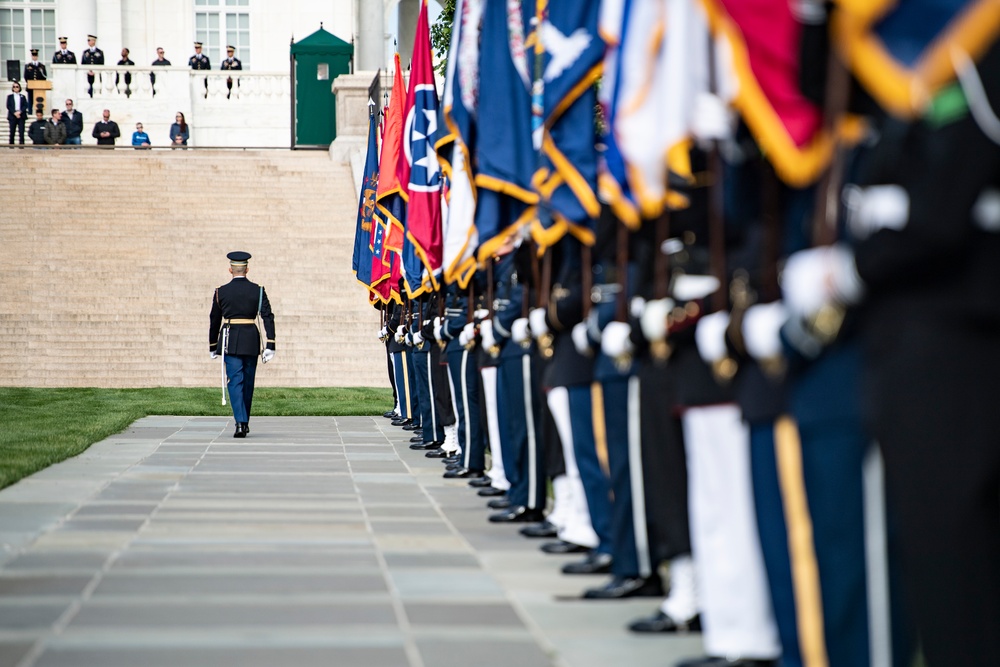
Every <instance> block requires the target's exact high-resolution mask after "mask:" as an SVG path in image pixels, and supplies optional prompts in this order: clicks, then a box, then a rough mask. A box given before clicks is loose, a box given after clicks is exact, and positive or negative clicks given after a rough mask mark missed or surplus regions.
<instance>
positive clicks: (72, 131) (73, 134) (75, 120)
mask: <svg viewBox="0 0 1000 667" xmlns="http://www.w3.org/2000/svg"><path fill="white" fill-rule="evenodd" d="M62 122H64V123H65V124H66V144H67V145H71V146H79V145H80V143H81V140H80V135H81V134H83V114H82V113H80V112H79V111H77V110H76V109H74V108H73V100H66V111H64V112H63V115H62Z"/></svg>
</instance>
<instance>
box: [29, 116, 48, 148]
mask: <svg viewBox="0 0 1000 667" xmlns="http://www.w3.org/2000/svg"><path fill="white" fill-rule="evenodd" d="M28 137H29V138H30V139H31V143H33V144H44V143H45V114H43V113H42V110H41V109H39V110H38V111H36V112H35V122H33V123H32V124H31V127H29V128H28Z"/></svg>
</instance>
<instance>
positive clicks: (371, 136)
mask: <svg viewBox="0 0 1000 667" xmlns="http://www.w3.org/2000/svg"><path fill="white" fill-rule="evenodd" d="M376 118H377V116H376V115H375V114H374V113H371V114H370V117H369V119H368V152H367V154H366V155H365V167H364V172H363V176H364V180H363V181H362V183H361V199H360V202H359V203H358V222H357V227H356V229H355V232H354V257H353V259H352V262H351V266H352V268H353V270H354V275H355V277H357V279H358V282H360V283H361V284H363V285H364V286H365V287H366V288H370V287H371V283H372V257H373V254H372V253H373V248H372V238H373V236H372V234H373V220H374V216H375V193H376V191H377V190H378V121H377V120H376Z"/></svg>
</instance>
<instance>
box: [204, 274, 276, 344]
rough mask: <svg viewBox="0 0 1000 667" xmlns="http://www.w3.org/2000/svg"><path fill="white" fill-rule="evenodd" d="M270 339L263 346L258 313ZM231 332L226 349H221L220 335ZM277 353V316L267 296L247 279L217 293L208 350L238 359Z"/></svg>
mask: <svg viewBox="0 0 1000 667" xmlns="http://www.w3.org/2000/svg"><path fill="white" fill-rule="evenodd" d="M258 306H259V308H260V319H261V322H263V324H264V333H265V334H266V335H267V339H266V344H265V345H261V339H260V330H259V329H257V322H256V319H257V312H258V310H257V309H258ZM226 329H228V340H227V345H226V348H225V349H224V350H223V349H220V347H219V335H220V333H221V332H223V331H224V330H226ZM265 348H266V349H268V350H273V349H274V313H272V312H271V303H270V302H269V301H268V300H267V292H265V291H264V288H263V287H261V286H260V285H257V284H256V283H252V282H250V281H249V280H247V279H246V278H244V277H242V276H239V277H234V278H233V279H232V280H231V281H230V282H229V283H227V284H225V285H223V286H221V287H219V288H218V289H217V290H215V295H214V296H213V298H212V312H211V315H210V324H209V330H208V349H209V351H211V352H219V353H224V354H226V355H235V356H244V355H245V356H257V355H258V354H260V353H261V351H262V350H263V349H265Z"/></svg>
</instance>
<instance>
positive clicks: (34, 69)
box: [24, 49, 48, 81]
mask: <svg viewBox="0 0 1000 667" xmlns="http://www.w3.org/2000/svg"><path fill="white" fill-rule="evenodd" d="M31 55H33V56H37V55H38V49H32V50H31ZM47 76H48V73H47V72H46V71H45V63H41V62H38V61H37V60H29V61H28V62H27V63H25V65H24V80H25V81H45V78H46V77H47Z"/></svg>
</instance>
